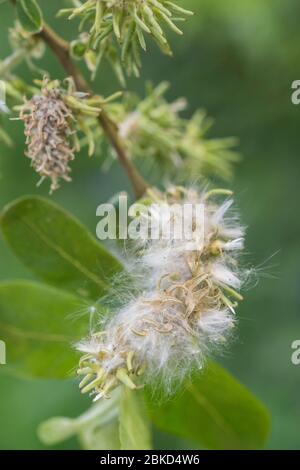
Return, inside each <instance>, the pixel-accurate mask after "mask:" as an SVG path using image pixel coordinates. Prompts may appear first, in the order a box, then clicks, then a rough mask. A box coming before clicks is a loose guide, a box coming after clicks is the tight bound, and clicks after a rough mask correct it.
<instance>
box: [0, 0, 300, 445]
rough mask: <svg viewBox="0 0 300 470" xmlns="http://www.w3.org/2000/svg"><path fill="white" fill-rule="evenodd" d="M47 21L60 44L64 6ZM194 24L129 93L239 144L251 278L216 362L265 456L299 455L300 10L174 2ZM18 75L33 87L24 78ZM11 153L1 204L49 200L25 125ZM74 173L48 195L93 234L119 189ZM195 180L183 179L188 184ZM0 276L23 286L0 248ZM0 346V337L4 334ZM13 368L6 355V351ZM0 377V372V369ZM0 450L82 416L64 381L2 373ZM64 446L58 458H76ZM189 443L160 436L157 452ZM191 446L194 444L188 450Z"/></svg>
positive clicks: (235, 2)
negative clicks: (261, 424)
mask: <svg viewBox="0 0 300 470" xmlns="http://www.w3.org/2000/svg"><path fill="white" fill-rule="evenodd" d="M40 4H41V6H42V7H43V9H44V12H45V16H46V18H47V20H48V21H49V22H50V23H51V24H52V25H54V26H56V28H57V29H58V30H60V32H61V33H63V34H64V35H65V36H66V37H68V38H70V37H72V29H73V27H74V25H68V26H67V28H66V27H65V23H64V22H63V21H62V20H60V21H58V20H55V18H54V12H55V11H57V9H58V7H59V6H60V4H61V1H60V0H52V1H51V2H49V1H46V0H40ZM182 5H184V6H186V7H188V8H191V9H193V10H194V11H195V12H196V16H195V17H193V18H192V19H191V20H189V21H188V23H187V24H186V25H185V26H184V30H185V35H184V37H183V38H177V37H174V35H173V36H172V42H173V49H174V58H173V59H170V58H166V57H162V56H161V54H160V52H159V51H157V49H156V48H155V47H153V48H152V49H151V50H150V53H148V54H147V55H146V56H145V57H144V67H143V69H142V76H141V79H140V80H131V81H129V83H128V87H129V88H130V89H131V90H137V91H139V92H140V93H143V88H144V81H145V80H148V79H150V80H151V81H153V83H155V84H157V83H159V82H160V81H161V80H170V81H171V83H172V88H171V90H170V93H169V97H170V98H176V97H178V96H183V95H184V96H186V97H187V98H188V100H189V103H190V108H189V110H188V113H192V112H193V110H194V109H196V108H199V107H201V108H202V107H203V108H205V109H206V110H207V111H208V113H209V115H211V116H213V117H214V118H215V120H216V124H215V127H214V128H213V131H212V134H211V135H212V136H214V135H215V136H218V137H222V136H237V137H238V138H239V139H240V150H241V152H242V154H243V156H244V158H243V161H242V162H241V164H239V165H238V166H237V168H236V177H235V181H234V183H233V188H234V190H235V193H236V198H237V200H238V204H239V206H240V209H241V213H242V218H243V221H244V222H245V224H247V226H248V227H249V228H248V238H247V253H248V254H247V260H246V261H247V262H249V263H250V262H251V263H253V264H254V265H255V266H257V268H258V272H259V280H258V283H257V285H255V286H252V287H253V288H251V289H249V291H248V292H247V293H246V300H245V301H244V303H243V304H242V305H241V307H240V308H239V311H238V316H239V328H238V331H237V338H236V340H235V342H234V344H233V346H232V347H231V348H230V350H229V351H227V352H226V354H225V355H224V357H223V358H222V360H221V362H222V363H223V365H225V366H226V367H227V368H228V369H229V370H231V371H232V372H233V373H234V374H235V375H236V376H237V377H238V378H239V379H240V380H241V381H242V382H243V383H244V384H245V385H247V386H248V387H249V388H250V389H251V390H252V391H253V392H254V393H255V394H256V395H257V396H258V397H259V398H261V399H262V400H263V401H264V403H265V404H266V405H267V407H268V408H269V410H270V412H271V414H272V433H271V436H270V439H269V442H268V447H269V448H273V449H299V448H300V426H299V424H300V406H299V398H298V395H299V388H300V366H298V367H297V366H295V365H292V363H291V359H290V357H291V351H292V350H291V343H292V341H293V340H295V339H299V338H300V245H299V238H300V218H299V196H300V184H299V178H300V158H299V129H300V106H299V107H297V106H294V105H292V103H291V83H292V81H293V80H296V79H300V61H299V57H300V54H299V52H300V28H299V17H300V3H299V1H298V0H285V1H284V2H283V1H282V0H264V1H262V0H243V1H240V0H226V1H223V2H222V1H220V0H182ZM0 9H1V15H0V51H1V54H0V58H1V59H3V58H4V57H5V56H6V55H7V54H8V52H9V45H8V40H7V28H8V26H9V25H10V24H12V21H13V11H12V8H11V6H10V5H8V4H4V5H1V6H0ZM43 64H44V67H45V68H47V69H48V70H49V68H50V69H51V72H52V75H53V77H56V76H57V77H62V76H63V75H62V72H61V69H60V68H59V66H58V65H57V63H56V60H55V58H53V57H52V55H51V54H49V55H47V57H46V59H44V60H43ZM19 72H20V74H21V75H22V76H23V77H25V78H26V79H29V76H30V74H29V72H28V70H27V69H26V68H23V67H20V69H19ZM95 88H97V90H98V91H99V92H101V93H102V94H104V95H106V94H109V93H111V92H113V91H115V90H116V89H119V85H118V83H117V82H116V81H115V79H114V77H113V78H112V73H111V71H110V69H106V68H105V67H104V69H103V70H102V71H100V73H99V75H98V78H97V80H96V83H95ZM8 128H10V134H11V135H12V136H13V139H14V141H15V148H14V149H7V148H5V147H3V146H1V147H0V206H1V208H2V207H3V206H4V205H5V204H6V203H8V202H9V201H11V200H12V199H14V198H16V197H18V196H21V195H25V194H41V195H44V196H48V194H47V191H48V188H47V185H46V184H45V185H43V186H42V187H41V188H36V186H35V184H36V182H37V177H36V175H34V174H33V172H32V170H31V169H30V167H29V161H28V160H27V159H26V158H24V154H23V152H24V139H23V135H22V125H21V123H19V122H11V123H9V125H8V126H7V129H8ZM81 157H82V158H77V161H76V162H75V164H74V171H73V183H72V184H65V185H63V187H62V188H61V189H60V190H59V191H58V192H57V193H56V194H55V195H54V196H53V200H55V201H57V202H58V203H60V204H61V205H63V206H64V207H65V208H67V209H69V210H70V211H71V212H73V213H74V214H75V215H77V216H78V217H79V218H80V219H81V220H82V221H83V222H84V223H85V224H87V225H88V226H89V227H90V229H91V230H92V232H93V233H94V232H95V227H96V216H95V211H96V207H97V205H98V204H100V203H101V202H103V201H105V200H107V199H108V198H109V197H110V196H111V195H112V193H113V192H116V191H118V190H121V189H124V188H125V189H127V188H128V186H127V182H126V181H125V179H124V177H123V175H122V173H121V171H120V170H119V168H118V166H117V165H114V166H113V167H112V169H111V171H110V173H109V175H107V174H106V175H103V174H101V172H100V169H99V166H100V165H99V159H97V158H95V159H92V160H88V158H86V155H85V154H84V153H83V154H82V156H81ZM196 177H197V175H191V180H192V181H194V180H195V178H196ZM0 251H1V257H0V278H1V279H8V278H15V277H30V274H29V273H28V272H27V271H25V269H24V268H23V267H22V266H21V265H20V264H19V262H18V261H17V260H16V259H15V258H14V256H13V255H12V254H11V253H10V252H9V251H8V249H7V248H6V246H5V244H4V242H3V241H2V240H0ZM0 337H1V331H0ZM8 361H9V351H8ZM1 372H4V368H2V369H1ZM0 390H1V400H0V422H1V426H0V448H1V449H38V448H42V445H41V444H40V443H39V441H38V439H37V437H36V427H37V425H38V424H39V423H40V422H41V421H42V420H44V419H46V418H48V417H51V416H53V415H69V416H76V415H78V414H79V413H80V412H82V411H83V410H84V409H86V408H87V406H88V403H89V401H88V399H87V400H86V399H83V398H82V397H81V396H80V394H79V393H78V391H77V387H76V386H75V385H74V384H72V383H70V382H49V381H44V382H43V381H42V382H38V381H23V380H19V379H16V378H12V377H7V376H5V375H4V373H1V375H0ZM76 445H77V444H76V442H75V441H74V442H70V441H69V442H67V443H66V444H65V446H64V447H65V448H75V447H76ZM187 445H189V444H188V443H183V442H180V441H175V440H174V439H172V440H170V439H169V438H168V437H167V436H163V435H161V434H157V436H156V447H165V448H174V447H176V446H177V447H179V448H180V447H186V446H187ZM190 445H192V444H190Z"/></svg>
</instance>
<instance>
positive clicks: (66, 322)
mask: <svg viewBox="0 0 300 470" xmlns="http://www.w3.org/2000/svg"><path fill="white" fill-rule="evenodd" d="M83 308H85V305H84V302H83V301H82V300H81V299H80V298H78V297H75V296H73V295H71V294H68V293H67V292H64V291H61V290H58V289H55V288H53V287H47V286H45V285H42V284H37V283H34V282H29V281H7V282H3V283H1V284H0V327H1V337H2V339H3V340H4V341H5V342H6V345H7V351H8V365H7V366H6V367H8V368H12V370H13V371H15V372H17V373H18V374H20V375H23V376H31V377H41V378H46V377H47V378H65V377H67V376H70V375H71V373H72V372H73V370H74V366H75V365H76V362H77V354H76V352H75V350H74V349H73V347H72V343H74V342H76V341H78V340H80V339H81V338H82V336H83V335H85V334H86V332H87V330H88V325H89V315H88V314H87V313H86V312H85V311H84V310H83V311H82V309H83ZM76 312H77V314H76ZM80 312H81V315H78V313H80Z"/></svg>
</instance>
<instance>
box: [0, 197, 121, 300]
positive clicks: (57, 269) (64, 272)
mask: <svg viewBox="0 0 300 470" xmlns="http://www.w3.org/2000/svg"><path fill="white" fill-rule="evenodd" d="M1 227H2V232H3V235H4V238H5V239H6V241H7V243H8V244H9V246H10V247H11V249H12V250H13V251H14V253H15V254H16V256H17V257H18V258H19V259H20V260H21V261H22V262H23V263H24V264H25V266H27V267H28V268H29V269H30V270H31V271H33V272H34V273H35V274H36V275H37V276H39V277H40V278H41V279H43V280H44V281H46V282H48V283H50V284H52V285H54V286H57V287H59V288H63V289H68V290H70V291H72V292H75V293H76V294H79V295H81V296H84V297H89V298H93V299H98V298H99V297H100V296H101V295H103V294H105V293H107V292H108V290H109V287H110V286H109V280H110V278H111V277H112V276H113V275H114V274H116V273H118V272H120V271H121V270H122V266H121V264H120V263H119V261H118V260H117V259H116V258H115V257H114V256H112V255H111V254H110V253H109V252H108V251H107V250H105V248H103V246H102V245H101V244H100V243H98V242H97V240H96V239H95V238H94V237H93V236H92V235H91V234H90V232H88V230H87V229H86V228H85V227H84V226H83V225H81V223H80V222H78V220H77V219H75V218H74V217H72V216H71V215H70V214H68V213H67V212H65V211H64V210H63V209H61V208H60V207H59V206H57V205H56V204H54V203H52V202H49V201H48V200H47V199H44V198H40V197H30V196H27V197H24V198H21V199H18V200H16V201H14V202H13V203H11V204H10V205H8V206H7V207H6V208H5V209H4V211H3V213H2V217H1Z"/></svg>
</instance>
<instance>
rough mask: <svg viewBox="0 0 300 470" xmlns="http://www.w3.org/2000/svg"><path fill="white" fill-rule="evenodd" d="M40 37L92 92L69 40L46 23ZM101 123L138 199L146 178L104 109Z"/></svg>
mask: <svg viewBox="0 0 300 470" xmlns="http://www.w3.org/2000/svg"><path fill="white" fill-rule="evenodd" d="M38 35H39V36H40V38H41V39H42V40H43V41H44V42H45V43H46V44H47V45H48V46H49V48H50V49H51V50H52V51H53V52H54V54H55V55H56V57H57V58H58V60H59V61H60V63H61V65H62V66H63V68H64V69H65V71H66V73H67V74H68V76H71V77H73V80H74V82H75V85H76V88H77V89H78V90H79V91H83V92H85V93H91V90H90V88H89V86H88V84H87V82H86V80H85V78H84V77H83V76H82V74H81V73H80V71H79V70H78V69H77V67H76V66H75V64H74V63H73V61H72V59H71V57H70V45H69V43H68V42H67V41H65V40H64V39H62V38H61V37H60V36H59V35H58V34H56V32H55V31H53V30H52V29H51V28H50V27H49V26H48V25H46V24H45V23H44V26H43V29H42V31H41V32H40V33H38ZM98 120H99V123H100V125H101V126H102V128H103V130H104V132H105V134H106V135H107V138H108V139H109V141H110V143H111V145H112V147H113V148H114V149H115V152H116V154H117V156H118V159H119V161H120V163H121V164H122V166H123V168H124V170H125V172H126V174H127V176H128V178H129V180H130V182H131V184H132V187H133V190H134V193H135V196H136V198H137V199H139V198H140V197H142V196H143V195H144V194H145V192H146V190H147V187H148V185H147V183H146V181H145V180H144V178H143V177H142V176H141V175H140V173H139V172H138V170H137V168H136V167H135V166H134V165H133V163H132V162H131V161H130V159H129V157H128V155H127V152H126V150H125V146H124V143H123V142H122V140H121V138H120V136H119V133H118V127H117V125H116V124H115V123H114V122H113V121H112V120H111V119H110V117H109V116H108V115H107V114H106V113H105V111H103V110H102V112H101V114H100V115H99V117H98Z"/></svg>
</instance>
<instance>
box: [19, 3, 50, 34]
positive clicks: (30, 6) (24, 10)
mask: <svg viewBox="0 0 300 470" xmlns="http://www.w3.org/2000/svg"><path fill="white" fill-rule="evenodd" d="M16 8H17V14H18V19H19V21H20V23H21V25H22V27H23V28H24V29H25V30H26V31H28V32H29V33H33V34H35V33H38V32H39V31H41V29H42V27H43V17H42V12H41V9H40V7H39V5H38V4H37V2H36V0H18V1H17V4H16Z"/></svg>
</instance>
